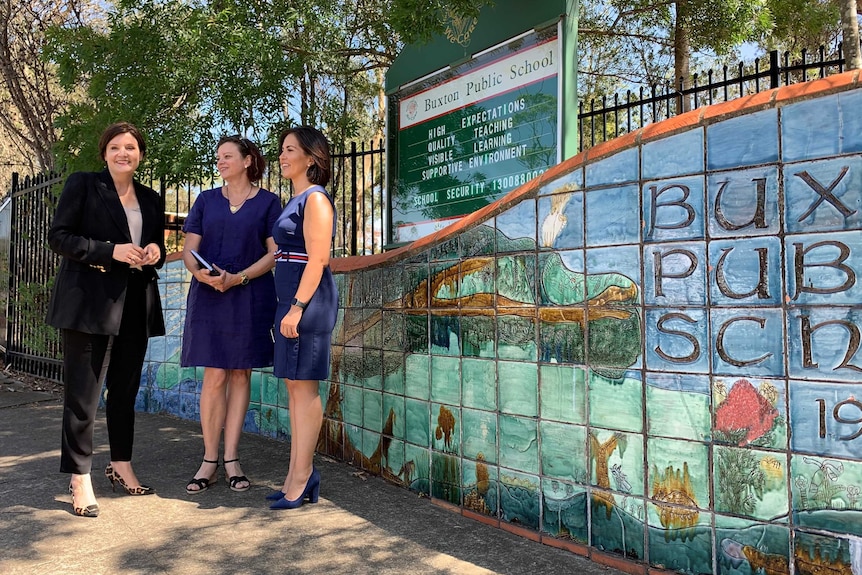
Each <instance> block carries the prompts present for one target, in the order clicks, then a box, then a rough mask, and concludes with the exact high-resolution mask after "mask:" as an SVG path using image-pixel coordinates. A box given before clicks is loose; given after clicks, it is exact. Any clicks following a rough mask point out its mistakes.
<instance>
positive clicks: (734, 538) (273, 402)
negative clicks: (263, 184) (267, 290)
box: [139, 74, 862, 575]
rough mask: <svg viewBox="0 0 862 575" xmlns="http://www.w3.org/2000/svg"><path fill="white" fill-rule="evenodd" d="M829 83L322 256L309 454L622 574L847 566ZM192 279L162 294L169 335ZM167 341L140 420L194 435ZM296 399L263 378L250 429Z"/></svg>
mask: <svg viewBox="0 0 862 575" xmlns="http://www.w3.org/2000/svg"><path fill="white" fill-rule="evenodd" d="M838 78H839V79H840V81H836V80H835V79H832V80H830V81H829V82H825V81H821V82H820V83H815V84H812V85H810V86H802V87H794V88H793V89H791V88H784V89H782V90H780V91H778V92H770V93H768V94H764V95H760V96H758V97H757V98H754V99H753V101H751V102H746V101H737V102H735V103H730V104H728V105H722V106H719V107H715V108H709V109H705V110H699V111H695V112H691V113H689V114H686V115H685V116H681V117H679V118H676V119H674V120H673V124H672V125H671V124H670V123H665V125H662V124H658V125H655V126H652V127H651V128H650V129H649V130H644V131H642V132H641V133H638V134H631V135H629V136H627V137H624V138H622V139H619V140H617V141H615V142H611V143H609V144H608V145H605V146H603V147H601V148H598V149H595V150H594V151H593V152H592V154H593V157H596V156H598V154H602V155H601V156H598V157H597V159H596V160H595V161H591V159H590V158H589V157H585V156H583V155H582V156H578V157H576V158H573V159H572V160H569V161H568V162H566V163H565V164H564V165H561V166H558V167H556V168H554V169H553V170H552V171H551V172H549V173H548V174H546V176H545V177H544V179H543V180H541V182H538V183H534V184H533V185H528V186H525V187H523V188H521V189H520V190H518V191H516V192H513V194H511V195H510V196H509V197H507V198H505V199H504V200H502V201H501V202H500V203H499V205H497V206H495V207H492V208H490V209H488V210H485V211H484V212H483V213H481V214H474V215H473V216H471V217H469V218H467V219H465V220H463V221H462V222H460V223H459V224H456V225H455V226H453V227H450V228H448V229H447V230H444V231H443V232H441V233H440V234H439V235H438V236H436V238H426V239H425V240H421V241H420V242H418V243H416V244H413V245H411V246H407V247H406V248H402V249H400V250H397V251H395V252H393V253H390V254H388V255H384V256H381V257H371V258H365V259H352V260H344V261H335V262H334V264H333V267H334V269H335V271H336V272H338V274H337V280H338V283H339V287H340V291H341V309H340V315H339V322H338V325H337V327H336V331H335V338H334V348H333V362H332V380H331V381H328V382H321V394H322V395H323V397H324V402H325V414H326V421H325V424H324V434H323V437H322V438H321V443H320V446H319V448H320V452H322V453H327V454H329V455H331V456H334V457H337V458H340V459H343V460H346V461H348V462H351V463H353V464H354V465H357V466H361V467H362V468H364V469H367V470H369V471H371V472H374V473H377V474H380V475H381V476H383V477H384V478H386V479H388V480H389V481H393V482H396V483H399V484H401V485H403V486H404V487H406V488H409V489H412V490H415V491H417V492H421V493H424V494H427V495H429V496H431V497H432V498H434V499H435V500H439V501H443V502H448V503H450V504H452V505H453V506H457V508H458V509H460V510H461V511H462V512H463V513H465V514H467V515H470V516H472V517H476V518H480V519H481V520H484V521H485V522H489V523H493V524H498V525H500V526H501V527H503V528H507V529H510V530H512V531H516V532H518V533H521V534H524V535H526V536H528V537H531V538H533V539H537V540H542V541H544V542H546V543H549V544H555V545H558V546H564V547H568V548H570V549H572V550H574V551H576V552H579V553H583V554H588V555H591V556H593V557H594V558H597V559H598V560H602V561H606V562H609V561H610V562H613V561H612V558H613V557H618V558H624V559H626V560H628V563H625V562H617V563H619V564H623V565H624V568H626V569H627V570H629V571H632V572H643V571H644V570H645V569H646V568H647V567H648V566H651V567H655V568H660V569H667V570H670V571H678V572H682V573H721V574H726V575H736V574H740V575H742V574H745V575H749V574H755V573H765V574H779V573H791V572H795V573H800V574H817V575H819V574H825V573H829V574H851V573H853V574H856V575H859V574H860V573H862V539H860V537H862V461H860V459H862V384H860V381H862V353H861V352H859V347H860V340H862V337H860V333H862V281H860V278H857V275H858V274H860V273H862V232H860V229H862V113H860V110H862V89H856V88H855V86H856V84H855V83H854V82H855V75H852V74H851V75H847V74H845V75H843V76H840V77H838ZM818 88H822V89H825V90H828V92H825V93H818V92H817V89H818ZM794 90H795V91H794ZM805 92H807V94H806V95H805V97H804V98H796V99H794V95H795V94H798V93H805ZM369 263H370V265H369ZM187 279H188V278H187V277H186V274H185V273H184V271H183V270H182V268H181V266H180V263H179V262H174V263H172V264H170V265H169V266H168V269H167V273H166V274H165V278H164V280H163V286H164V288H165V293H164V294H163V295H164V297H165V301H166V308H167V312H166V313H167V314H168V320H169V324H170V325H173V326H178V327H177V328H176V329H181V327H179V326H181V325H182V321H181V319H182V318H181V315H182V313H183V311H182V306H183V303H184V298H185V289H186V287H187V284H185V282H186V281H187ZM180 337H181V334H180V333H179V332H176V331H175V332H173V333H171V334H169V335H168V336H166V337H165V338H160V339H158V340H154V341H153V342H152V345H151V346H150V350H149V353H150V363H149V365H150V368H151V369H150V371H149V373H148V381H147V386H146V387H145V388H144V389H143V390H142V392H141V398H140V399H141V401H140V405H139V407H140V408H141V409H147V410H151V411H169V412H171V413H176V414H179V415H181V416H183V417H188V418H195V417H196V410H197V397H196V393H197V391H198V389H199V386H200V376H201V374H200V373H199V372H198V373H196V372H195V371H194V370H182V369H180V368H178V367H177V362H178V357H179V347H180ZM286 406H287V398H286V396H285V391H284V386H283V385H282V384H281V383H280V382H279V381H278V380H276V379H275V378H273V377H272V375H271V373H268V372H260V373H255V374H254V379H253V388H252V409H251V410H250V412H249V416H248V419H247V425H246V427H247V429H248V430H249V431H254V432H258V433H262V434H265V435H269V436H273V437H281V438H285V437H286V434H287V429H288V418H289V416H290V414H289V413H288V412H287V407H286ZM608 558H611V559H608ZM625 565H628V567H625Z"/></svg>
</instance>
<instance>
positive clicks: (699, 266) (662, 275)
mask: <svg viewBox="0 0 862 575" xmlns="http://www.w3.org/2000/svg"><path fill="white" fill-rule="evenodd" d="M706 261H707V260H706V242H681V243H666V244H649V245H646V244H645V245H644V256H643V262H644V302H645V303H646V304H647V305H706V292H707V289H706V275H707V270H706Z"/></svg>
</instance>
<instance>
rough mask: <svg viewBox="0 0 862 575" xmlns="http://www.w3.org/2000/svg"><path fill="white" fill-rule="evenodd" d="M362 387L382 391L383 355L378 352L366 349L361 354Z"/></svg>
mask: <svg viewBox="0 0 862 575" xmlns="http://www.w3.org/2000/svg"><path fill="white" fill-rule="evenodd" d="M362 387H365V388H367V389H378V390H382V389H383V354H382V352H381V351H380V350H376V349H366V350H364V352H363V354H362Z"/></svg>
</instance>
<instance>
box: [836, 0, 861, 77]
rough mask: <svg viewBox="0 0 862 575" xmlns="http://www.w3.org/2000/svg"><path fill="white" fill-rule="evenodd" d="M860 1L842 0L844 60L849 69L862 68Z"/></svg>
mask: <svg viewBox="0 0 862 575" xmlns="http://www.w3.org/2000/svg"><path fill="white" fill-rule="evenodd" d="M857 9H858V2H857V1H855V0H841V27H842V28H843V31H842V32H843V38H842V41H841V43H842V45H843V47H844V61H845V62H846V68H847V69H848V70H857V69H859V68H862V55H860V53H859V20H858V19H857V17H856V11H857Z"/></svg>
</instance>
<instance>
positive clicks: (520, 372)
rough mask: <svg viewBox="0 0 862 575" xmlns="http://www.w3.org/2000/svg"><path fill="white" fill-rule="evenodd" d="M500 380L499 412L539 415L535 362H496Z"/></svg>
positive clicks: (536, 367) (537, 378) (537, 379)
mask: <svg viewBox="0 0 862 575" xmlns="http://www.w3.org/2000/svg"><path fill="white" fill-rule="evenodd" d="M497 377H498V378H499V381H500V389H499V394H500V412H501V413H509V414H513V415H524V416H527V417H536V416H538V415H539V368H538V365H537V364H535V363H527V362H517V361H500V362H497Z"/></svg>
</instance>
